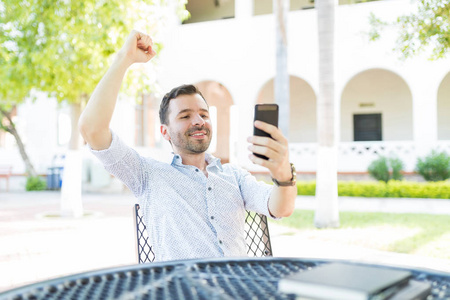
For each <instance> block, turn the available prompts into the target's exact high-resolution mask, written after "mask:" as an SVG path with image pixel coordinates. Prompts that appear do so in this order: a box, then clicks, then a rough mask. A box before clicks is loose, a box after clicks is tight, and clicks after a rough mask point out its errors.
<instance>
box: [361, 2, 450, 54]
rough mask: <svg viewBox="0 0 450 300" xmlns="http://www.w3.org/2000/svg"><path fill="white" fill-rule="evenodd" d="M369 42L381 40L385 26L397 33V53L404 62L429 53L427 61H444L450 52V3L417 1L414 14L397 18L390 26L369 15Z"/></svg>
mask: <svg viewBox="0 0 450 300" xmlns="http://www.w3.org/2000/svg"><path fill="white" fill-rule="evenodd" d="M370 23H371V26H372V28H371V32H370V33H369V34H370V38H371V40H376V39H378V38H380V36H381V33H380V32H381V30H382V29H383V28H385V27H386V26H394V27H396V28H397V29H398V38H397V45H396V47H395V50H396V51H399V52H400V53H402V56H403V57H404V58H408V57H412V56H415V55H418V54H419V53H422V52H426V51H431V52H430V53H428V56H429V58H430V59H439V58H444V57H446V55H448V54H449V52H450V1H448V0H418V1H417V9H416V11H415V12H413V13H411V14H408V15H403V16H400V17H398V18H397V20H396V21H395V22H393V23H387V22H383V21H381V20H380V19H379V18H378V17H377V16H375V15H374V14H371V16H370Z"/></svg>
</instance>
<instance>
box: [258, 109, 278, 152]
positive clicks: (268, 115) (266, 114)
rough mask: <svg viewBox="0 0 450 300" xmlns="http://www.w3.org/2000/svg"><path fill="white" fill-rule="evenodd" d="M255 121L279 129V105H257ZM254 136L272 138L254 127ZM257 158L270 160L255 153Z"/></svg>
mask: <svg viewBox="0 0 450 300" xmlns="http://www.w3.org/2000/svg"><path fill="white" fill-rule="evenodd" d="M254 120H255V121H256V120H259V121H262V122H265V123H269V124H271V125H273V126H275V127H278V105H277V104H256V105H255V119H254ZM253 135H256V136H264V137H270V138H271V136H270V134H268V133H267V132H265V131H262V130H260V129H258V128H256V127H253ZM253 154H254V155H255V156H257V157H260V158H263V159H266V160H268V159H269V158H268V157H266V156H264V155H260V154H256V153H253Z"/></svg>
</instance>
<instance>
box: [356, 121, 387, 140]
mask: <svg viewBox="0 0 450 300" xmlns="http://www.w3.org/2000/svg"><path fill="white" fill-rule="evenodd" d="M353 140H354V141H355V142H356V141H381V140H382V136H381V114H364V115H362V114H361V115H353Z"/></svg>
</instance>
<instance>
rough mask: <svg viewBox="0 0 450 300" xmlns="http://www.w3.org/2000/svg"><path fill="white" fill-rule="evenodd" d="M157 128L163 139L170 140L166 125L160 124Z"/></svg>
mask: <svg viewBox="0 0 450 300" xmlns="http://www.w3.org/2000/svg"><path fill="white" fill-rule="evenodd" d="M159 130H160V131H161V134H162V136H163V137H164V139H165V140H167V141H169V142H170V135H169V130H168V129H167V125H164V124H162V125H161V127H160V128H159Z"/></svg>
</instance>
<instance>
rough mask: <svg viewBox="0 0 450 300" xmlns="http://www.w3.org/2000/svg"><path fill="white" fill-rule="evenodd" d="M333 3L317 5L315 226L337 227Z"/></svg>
mask: <svg viewBox="0 0 450 300" xmlns="http://www.w3.org/2000/svg"><path fill="white" fill-rule="evenodd" d="M336 5H337V1H336V0H318V1H316V9H317V21H318V29H319V97H318V101H317V128H318V143H319V149H318V161H317V177H316V202H317V207H316V213H315V217H314V223H315V226H317V227H319V228H325V227H338V226H339V209H338V193H337V148H336V139H335V116H336V114H335V90H334V78H335V74H334V64H335V62H334V48H335V47H334V45H335V44H334V27H335V22H334V17H335V7H336Z"/></svg>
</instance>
